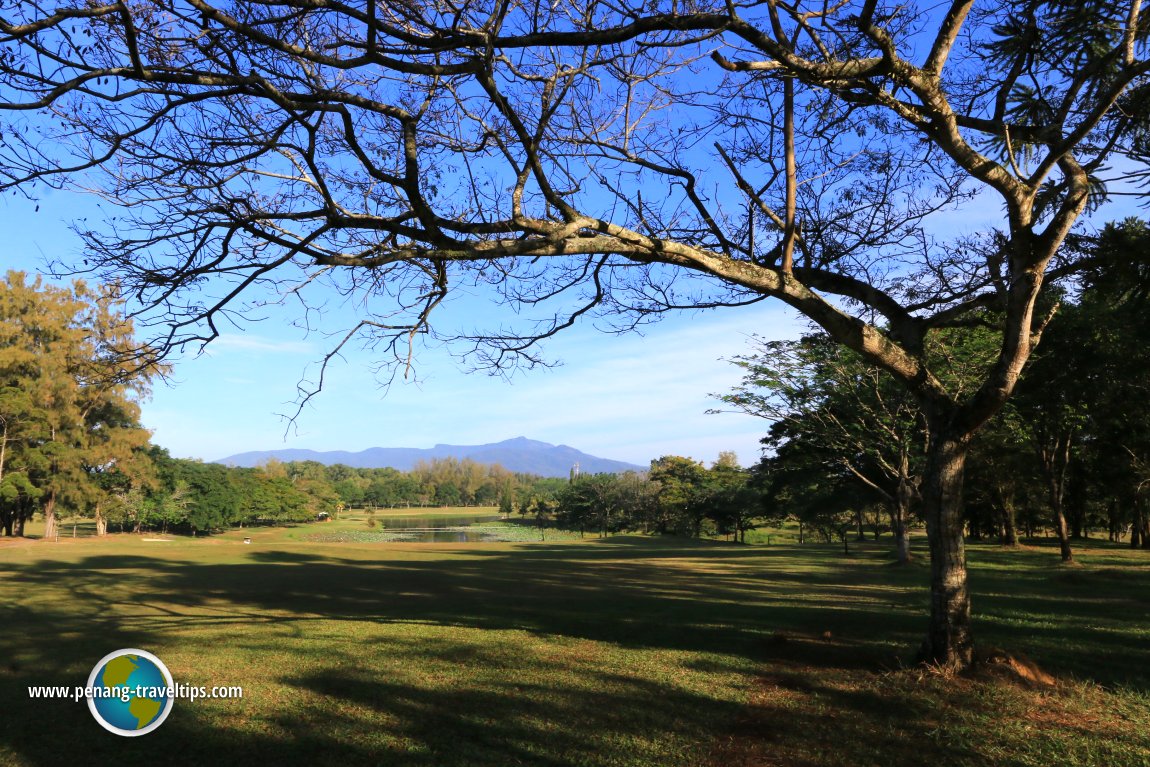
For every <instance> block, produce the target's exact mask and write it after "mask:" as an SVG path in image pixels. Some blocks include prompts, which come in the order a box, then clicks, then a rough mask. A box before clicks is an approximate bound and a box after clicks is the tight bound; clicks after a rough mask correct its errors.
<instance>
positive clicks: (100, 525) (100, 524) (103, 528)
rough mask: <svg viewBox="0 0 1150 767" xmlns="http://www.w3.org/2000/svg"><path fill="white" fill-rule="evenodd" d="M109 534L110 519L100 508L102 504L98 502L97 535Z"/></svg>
mask: <svg viewBox="0 0 1150 767" xmlns="http://www.w3.org/2000/svg"><path fill="white" fill-rule="evenodd" d="M107 534H108V520H107V519H106V518H105V517H104V512H103V511H101V510H100V504H98V503H97V504H96V535H97V536H104V535H107Z"/></svg>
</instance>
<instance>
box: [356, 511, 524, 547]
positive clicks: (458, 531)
mask: <svg viewBox="0 0 1150 767" xmlns="http://www.w3.org/2000/svg"><path fill="white" fill-rule="evenodd" d="M498 519H499V518H498V517H493V516H491V515H485V516H482V517H384V518H382V519H380V520H378V524H379V527H378V528H376V529H377V530H378V531H379V532H380V533H386V534H387V535H388V540H393V541H408V542H411V543H481V542H493V541H506V540H509V539H510V538H509V535H508V534H509V533H514V532H516V530H515V529H514V528H508V527H507V526H504V525H492V524H490V523H492V522H495V521H496V520H498Z"/></svg>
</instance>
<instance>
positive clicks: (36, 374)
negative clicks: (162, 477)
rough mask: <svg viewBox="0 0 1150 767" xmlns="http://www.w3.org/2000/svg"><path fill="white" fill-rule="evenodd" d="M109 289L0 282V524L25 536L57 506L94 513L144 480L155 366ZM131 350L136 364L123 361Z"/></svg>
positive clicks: (18, 278) (49, 524) (49, 527)
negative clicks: (144, 418) (145, 410)
mask: <svg viewBox="0 0 1150 767" xmlns="http://www.w3.org/2000/svg"><path fill="white" fill-rule="evenodd" d="M119 306H120V304H119V301H118V299H117V298H116V294H115V292H114V291H110V290H102V289H92V288H89V287H88V286H87V285H85V284H84V283H81V282H77V283H74V284H73V285H72V286H71V287H70V288H63V287H56V286H52V285H49V284H46V283H44V282H43V281H42V280H41V279H40V278H36V279H35V280H29V279H28V277H27V276H26V275H24V274H23V273H20V272H8V274H7V275H6V276H5V279H4V280H3V281H2V282H0V525H2V526H3V528H4V531H5V533H7V534H8V535H13V534H17V535H19V534H22V530H23V526H24V523H25V522H26V521H27V520H28V519H30V518H31V517H32V515H33V513H35V512H36V511H43V513H44V516H45V520H46V531H45V535H46V536H48V537H51V536H53V535H55V531H56V528H55V526H56V508H57V504H58V503H62V504H64V505H65V506H66V507H68V508H70V509H73V510H82V511H85V512H87V511H90V510H95V514H96V517H97V519H99V517H100V508H101V504H106V503H107V502H108V499H109V498H110V497H111V496H113V495H115V494H117V493H118V492H123V491H124V490H126V489H127V488H129V487H131V486H132V485H137V486H140V485H142V484H144V483H146V482H147V481H148V479H149V475H148V468H147V463H146V461H145V460H143V459H142V458H141V456H140V452H141V451H142V449H143V448H144V447H145V445H146V444H147V441H148V437H149V434H148V432H147V431H146V430H144V429H143V428H142V427H141V426H140V423H139V416H140V410H139V404H138V403H139V399H140V398H141V397H142V396H145V395H146V393H147V391H148V386H149V382H150V379H151V378H152V377H153V376H154V375H155V374H156V373H157V372H158V370H159V369H158V367H157V366H156V364H155V362H154V360H150V358H149V357H148V356H147V355H146V354H145V355H139V354H137V352H138V349H137V347H136V342H135V339H134V337H133V333H132V323H131V322H130V321H129V320H127V319H125V318H124V316H123V314H122V313H121V312H120V309H119ZM128 357H134V358H135V360H136V366H135V368H134V369H127V368H125V367H123V360H124V359H126V358H128Z"/></svg>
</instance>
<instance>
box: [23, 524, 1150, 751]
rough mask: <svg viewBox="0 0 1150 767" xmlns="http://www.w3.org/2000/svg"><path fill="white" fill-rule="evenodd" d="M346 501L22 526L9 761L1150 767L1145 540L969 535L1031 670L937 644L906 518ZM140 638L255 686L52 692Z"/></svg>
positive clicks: (1005, 631) (977, 578)
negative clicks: (1064, 548) (874, 521)
mask: <svg viewBox="0 0 1150 767" xmlns="http://www.w3.org/2000/svg"><path fill="white" fill-rule="evenodd" d="M345 523H346V524H349V525H351V524H355V525H358V526H360V528H362V522H356V521H353V520H341V521H340V522H338V523H326V524H324V525H304V526H300V527H297V528H256V529H251V530H244V531H234V532H230V533H226V534H223V535H218V536H213V537H211V538H204V539H195V540H192V539H177V540H174V541H172V542H163V543H161V542H155V541H145V540H142V538H143V537H141V536H112V537H110V538H109V539H106V540H95V539H78V540H75V541H72V540H67V539H64V538H61V540H60V542H59V543H50V542H28V543H17V544H14V545H11V544H10V545H2V546H0V647H3V649H4V654H3V658H2V659H0V707H2V710H3V711H4V712H6V713H5V715H4V716H3V717H0V764H5V765H7V764H13V765H34V766H39V765H55V764H70V765H76V764H88V763H92V764H103V763H108V764H111V763H116V764H118V765H137V764H154V763H157V762H159V763H167V764H189V765H191V764H196V765H200V764H215V763H220V764H233V763H242V762H248V761H252V760H260V761H261V762H266V763H269V764H271V763H274V764H285V765H295V764H321V765H322V764H331V765H341V766H346V765H358V764H365V765H366V764H395V765H415V766H416V767H419V766H420V765H425V766H427V767H431V766H432V765H436V766H441V765H442V766H449V765H492V766H497V765H498V766H500V767H502V765H515V764H531V765H554V766H558V765H652V766H655V765H657V766H659V767H662V766H663V765H666V766H667V767H672V766H674V765H723V766H724V767H728V766H730V765H740V764H745V765H752V764H754V765H796V766H797V765H868V764H874V765H879V764H882V765H919V764H923V763H931V762H936V763H939V764H948V765H950V764H956V765H983V764H1003V765H1043V767H1049V766H1050V765H1063V764H1072V765H1073V764H1077V765H1111V764H1114V765H1138V764H1150V756H1148V755H1150V702H1148V694H1150V693H1148V691H1150V663H1148V661H1150V641H1148V640H1150V620H1147V614H1148V610H1147V608H1148V606H1150V557H1147V556H1146V555H1145V554H1144V553H1143V552H1130V551H1127V550H1125V549H1121V548H1117V547H1114V548H1110V547H1105V546H1099V547H1098V548H1094V549H1089V550H1080V551H1079V552H1078V554H1077V556H1078V558H1079V561H1080V563H1081V564H1079V565H1077V566H1075V567H1070V568H1067V567H1062V566H1059V565H1058V564H1056V554H1054V552H1053V551H1050V550H1045V549H1026V550H1017V551H1010V552H1004V551H1000V550H998V549H995V548H993V547H989V546H974V547H972V548H971V561H972V567H973V572H972V580H973V585H974V588H975V611H976V615H977V616H978V617H977V619H976V626H975V628H976V631H977V632H978V634H977V635H978V637H979V641H980V643H981V644H982V645H983V646H989V645H996V646H999V647H1003V648H1006V649H1008V650H1009V651H1011V652H1016V653H1025V654H1026V655H1028V656H1029V657H1030V658H1032V659H1033V660H1034V661H1035V662H1036V663H1037V664H1038V665H1039V666H1041V667H1042V668H1043V669H1045V670H1046V671H1048V672H1050V673H1052V674H1054V675H1055V676H1056V677H1058V678H1059V680H1060V682H1059V685H1058V686H1056V687H1053V688H1033V689H1032V688H1031V687H1029V686H1027V685H1024V684H1019V683H1018V682H1016V681H1014V680H1013V679H1011V678H1009V677H1006V676H1002V675H996V674H994V673H989V672H987V673H984V674H982V675H979V676H976V677H973V678H946V677H943V676H940V675H937V674H933V673H929V672H924V671H923V670H922V669H920V668H918V667H915V666H913V665H911V660H912V655H913V647H914V646H915V644H916V643H917V641H918V640H919V638H920V636H921V634H922V631H923V628H924V620H925V617H924V616H925V612H926V604H927V602H926V597H927V594H926V588H925V584H926V572H925V567H924V566H922V565H921V564H918V565H912V566H910V567H904V568H899V567H894V566H892V565H891V564H890V561H889V556H888V553H887V551H886V547H885V545H883V544H881V543H880V544H877V545H876V544H873V543H868V544H865V545H862V546H855V547H854V549H853V550H854V554H853V555H852V556H850V557H843V556H842V555H841V553H840V549H839V548H838V547H837V546H817V545H806V546H797V545H790V544H786V545H771V546H769V547H768V546H741V545H736V544H729V543H722V542H705V541H703V542H697V541H686V540H675V539H656V538H647V537H641V536H615V537H610V538H606V539H595V538H588V539H586V540H584V541H578V540H574V541H571V540H567V541H559V542H554V541H548V542H543V543H538V542H537V543H491V544H455V545H445V544H411V543H395V544H358V543H311V542H307V541H305V540H300V536H301V535H307V534H309V532H314V531H316V530H321V529H332V527H333V526H337V525H338V526H342V525H343V524H345ZM245 535H246V536H249V537H251V538H252V544H251V545H245V544H243V542H242V540H243V537H244V536H245ZM144 537H147V536H144ZM122 647H139V648H142V649H146V650H149V651H151V652H153V653H155V654H157V655H158V656H159V657H160V658H161V659H163V660H164V661H165V663H166V664H167V665H168V667H169V668H170V669H171V670H172V672H173V674H174V676H175V677H176V678H177V680H178V681H180V682H182V683H184V684H189V685H207V686H212V685H242V686H243V688H244V692H245V696H244V698H243V699H242V700H238V701H237V700H229V701H196V702H195V703H191V702H187V701H180V702H178V703H177V704H176V708H175V710H174V711H173V713H172V715H171V717H170V718H169V719H168V720H167V721H166V722H165V724H164V725H163V726H162V727H161V728H160V729H159V730H157V731H156V732H154V733H152V734H150V735H147V736H144V737H141V738H137V739H123V738H117V737H115V736H112V735H110V734H108V733H106V732H104V731H103V730H102V729H100V728H99V727H98V725H97V724H96V723H95V722H94V721H93V720H92V719H91V717H90V716H89V714H88V712H87V708H86V706H84V705H83V704H82V703H80V704H76V703H71V702H62V701H46V700H30V699H29V697H28V694H27V686H28V685H56V684H59V685H76V684H82V683H83V681H84V680H85V679H86V677H87V674H88V672H89V671H90V670H91V666H92V665H93V664H94V663H95V662H96V661H97V660H98V659H99V658H101V657H103V656H104V655H105V654H107V653H108V652H111V651H112V650H115V649H119V648H122Z"/></svg>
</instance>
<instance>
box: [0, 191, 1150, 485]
mask: <svg viewBox="0 0 1150 767" xmlns="http://www.w3.org/2000/svg"><path fill="white" fill-rule="evenodd" d="M1135 202H1136V200H1135V199H1132V198H1120V199H1119V201H1118V203H1117V204H1115V205H1110V206H1107V207H1106V208H1104V209H1103V211H1102V212H1101V213H1100V214H1099V215H1098V217H1097V218H1098V220H1100V221H1106V220H1114V219H1117V218H1121V217H1123V216H1125V215H1136V214H1138V213H1139V211H1138V210H1137V209H1136V208H1135V206H1134V203H1135ZM37 204H38V205H39V206H40V210H39V212H36V211H35V207H36V204H32V203H28V202H27V201H25V200H23V199H21V198H19V197H12V196H8V197H5V198H3V200H2V201H0V226H2V227H3V231H5V232H6V233H7V248H6V251H7V254H8V255H7V256H6V257H5V259H4V260H5V268H7V269H23V270H25V271H31V272H34V271H37V270H39V269H40V268H41V267H42V265H43V263H44V262H45V261H46V260H48V259H51V258H58V259H61V260H64V261H67V260H70V259H74V258H76V257H77V256H78V254H79V253H80V243H79V241H78V240H77V239H76V238H75V237H74V235H72V234H71V232H70V231H69V229H68V225H67V222H68V221H69V220H72V219H74V218H80V217H84V216H88V217H95V218H98V217H99V216H100V215H101V210H100V209H99V208H98V207H96V205H95V203H94V201H93V200H92V198H88V197H83V196H80V195H76V194H66V193H48V194H45V195H44V196H42V197H41V199H40V200H39V201H38V203H37ZM999 219H1000V204H999V203H997V202H996V201H994V200H992V199H991V198H989V197H981V198H979V199H976V200H974V201H973V202H971V203H969V204H968V205H967V206H966V207H965V208H964V210H963V211H962V213H961V214H957V213H956V214H952V215H951V216H948V217H946V218H943V219H942V220H940V221H939V222H937V224H936V226H935V227H934V232H935V234H936V235H938V236H945V237H951V236H956V235H961V234H968V233H972V232H974V231H976V229H977V227H979V226H980V225H985V224H986V223H987V222H988V221H989V222H996V221H998V220H999ZM464 300H465V301H466V302H467V303H466V309H467V310H468V311H472V312H476V311H483V308H482V307H484V306H487V305H486V304H484V303H482V302H481V301H480V300H478V299H475V298H468V299H464ZM292 319H293V318H292V317H291V316H290V315H286V314H285V315H283V316H275V315H273V316H271V317H270V318H269V319H268V320H266V321H264V322H258V323H253V324H251V325H249V326H247V327H246V328H244V329H242V330H239V329H233V330H228V331H227V332H225V334H224V335H223V336H222V337H221V338H219V339H217V340H216V341H215V342H214V343H213V344H211V346H210V347H209V348H208V350H207V351H206V352H204V353H203V354H200V355H198V356H197V355H192V354H189V355H187V356H185V357H184V358H183V359H180V360H178V361H177V362H176V365H175V368H174V373H173V375H172V377H171V381H170V383H168V384H164V383H159V384H158V385H157V386H156V389H155V392H154V394H153V397H152V399H151V401H150V402H147V403H145V404H144V408H143V420H144V424H145V425H146V426H147V427H148V428H149V429H151V430H153V440H154V441H155V442H156V443H157V444H159V445H162V446H164V447H166V448H168V449H169V450H170V451H171V452H172V454H173V455H176V456H181V457H194V458H202V459H205V460H214V459H218V458H223V457H225V456H228V455H232V454H234V453H239V452H245V451H248V450H264V449H276V448H283V447H296V448H310V449H315V450H337V449H339V450H362V449H366V448H369V447H376V446H379V447H430V446H432V445H434V444H436V443H440V442H444V443H453V444H476V443H483V442H495V441H499V440H502V439H507V438H510V437H516V436H526V437H530V438H533V439H539V440H543V441H546V442H551V443H555V444H561V443H562V444H568V445H571V446H572V447H575V448H578V449H580V450H583V451H585V452H588V453H591V454H594V455H598V456H601V457H605V458H613V459H616V460H623V461H630V462H632V463H637V464H641V465H646V464H647V463H648V462H649V461H650V460H651V459H653V458H657V457H659V456H661V455H669V454H674V455H684V456H690V457H692V458H695V459H696V460H702V461H705V462H708V463H709V462H711V461H713V460H715V458H716V457H717V456H718V454H719V452H720V451H723V450H733V451H735V452H736V453H737V454H738V456H739V458H740V460H741V462H742V463H743V465H750V464H752V463H754V462H755V461H756V460H757V458H758V455H759V445H758V441H759V439H760V438H761V437H762V435H763V434H764V433H765V431H766V429H767V427H768V423H767V422H766V421H763V420H761V419H758V418H754V417H751V416H747V415H743V414H737V413H720V414H707V413H706V411H707V410H708V409H709V408H714V407H717V406H718V404H719V403H718V402H717V401H716V400H715V399H714V397H713V396H712V395H714V394H721V393H725V392H728V391H730V390H731V389H732V388H733V387H734V386H735V385H736V384H737V383H738V382H739V380H740V371H739V369H738V368H736V367H735V366H733V365H731V364H730V363H729V362H728V361H727V360H729V359H730V358H732V357H735V356H737V355H740V354H745V353H747V352H748V351H749V350H750V337H751V336H752V335H754V334H757V335H760V336H762V337H764V338H766V339H772V340H773V339H779V338H790V337H797V336H798V335H799V334H801V333H802V332H803V330H804V329H805V328H806V327H807V325H806V323H805V321H803V320H802V319H801V318H797V317H796V316H795V315H794V314H793V313H792V312H791V311H790V310H788V309H786V308H785V307H784V306H783V305H782V304H781V303H779V302H771V301H768V302H763V303H760V304H757V305H755V306H751V307H743V308H739V309H724V310H719V311H716V312H710V313H702V314H700V313H695V314H679V315H673V316H671V317H669V318H668V319H666V320H664V321H663V322H660V323H657V324H654V325H651V326H648V327H647V328H646V329H645V331H644V334H643V335H638V334H626V335H622V336H619V335H610V334H604V333H601V332H598V331H596V330H595V329H594V328H593V327H576V328H574V329H571V330H568V331H566V332H564V333H562V334H561V335H559V336H558V337H556V338H554V339H552V340H551V341H550V342H549V344H548V346H547V347H546V349H547V352H548V357H550V358H557V359H559V360H561V361H562V363H563V364H562V365H561V366H559V367H555V368H551V369H539V370H535V371H530V372H525V373H519V374H517V375H515V376H514V377H513V378H512V379H511V380H507V379H502V378H497V377H491V376H487V375H483V374H476V373H467V372H465V371H464V369H463V368H462V367H461V366H460V365H459V363H458V362H457V361H456V360H455V359H454V358H452V357H451V356H450V354H449V353H448V351H447V350H446V349H430V350H427V351H426V352H425V353H421V354H420V355H419V356H418V358H417V359H416V372H417V376H418V380H417V381H415V382H404V381H402V380H399V381H397V382H396V383H395V384H393V385H392V386H391V387H390V389H388V390H386V391H384V390H383V389H382V388H381V386H380V384H379V382H378V381H377V380H376V378H375V377H374V376H373V373H372V362H373V359H372V357H371V356H370V355H369V354H366V353H362V352H349V353H348V354H346V355H345V358H344V359H343V360H339V361H336V362H335V363H334V366H333V367H332V368H331V369H330V370H329V374H328V384H327V386H326V388H325V391H324V392H323V393H321V394H320V395H319V396H318V397H316V398H314V399H313V400H312V401H311V402H310V403H309V405H308V406H307V407H305V408H304V410H303V411H302V412H301V413H300V414H299V416H298V418H296V419H295V421H294V422H293V423H288V422H287V419H286V418H285V415H288V414H293V413H294V412H295V410H296V406H295V404H294V402H295V400H296V397H297V389H296V387H297V384H298V383H299V382H300V381H301V380H303V379H306V378H307V377H308V376H309V375H314V373H315V370H316V364H317V363H318V361H319V360H320V359H322V357H323V354H324V353H325V352H326V351H327V350H328V349H329V348H330V345H329V344H330V343H331V339H329V338H327V337H326V336H324V335H323V334H322V333H312V334H311V335H310V336H309V335H306V334H304V333H303V331H301V330H299V329H298V328H296V327H293V326H292V324H291V320H292ZM475 324H477V325H481V324H482V322H481V321H477V322H476V323H475ZM331 330H333V331H334V330H338V328H334V327H333V328H331Z"/></svg>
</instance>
